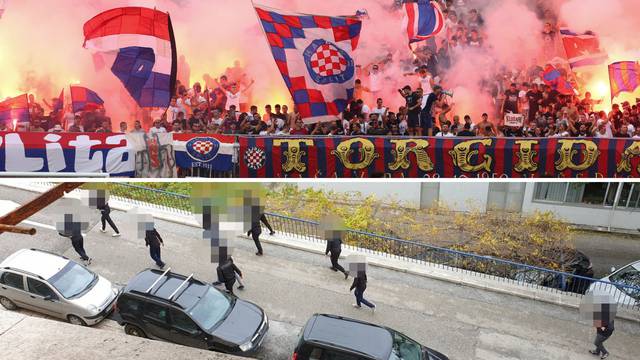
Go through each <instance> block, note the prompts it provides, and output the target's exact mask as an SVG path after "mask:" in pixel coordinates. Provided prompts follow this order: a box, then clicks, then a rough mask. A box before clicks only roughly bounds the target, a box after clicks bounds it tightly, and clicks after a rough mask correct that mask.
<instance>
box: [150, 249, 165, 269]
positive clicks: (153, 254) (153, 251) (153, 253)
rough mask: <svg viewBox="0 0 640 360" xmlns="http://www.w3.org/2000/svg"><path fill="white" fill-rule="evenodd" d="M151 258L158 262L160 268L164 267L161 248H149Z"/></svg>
mask: <svg viewBox="0 0 640 360" xmlns="http://www.w3.org/2000/svg"><path fill="white" fill-rule="evenodd" d="M149 256H151V258H152V259H153V261H155V262H156V265H158V266H160V267H162V266H164V262H162V258H161V255H160V246H149Z"/></svg>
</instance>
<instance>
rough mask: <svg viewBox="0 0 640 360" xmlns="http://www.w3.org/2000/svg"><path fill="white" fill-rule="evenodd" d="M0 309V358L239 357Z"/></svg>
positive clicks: (230, 359) (231, 359)
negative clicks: (0, 352)
mask: <svg viewBox="0 0 640 360" xmlns="http://www.w3.org/2000/svg"><path fill="white" fill-rule="evenodd" d="M117 330H118V331H113V330H101V329H96V328H89V327H82V326H76V325H71V324H67V323H64V322H61V321H58V320H47V319H44V318H39V317H32V316H29V315H24V314H21V313H18V312H11V311H6V310H4V309H0V349H2V350H1V351H2V354H1V355H0V358H2V359H11V360H43V359H51V360H69V359H75V358H78V357H81V358H83V359H91V360H130V359H137V360H165V359H166V360H183V359H184V360H191V359H208V360H240V359H243V358H240V357H237V356H230V355H225V354H220V353H216V352H212V351H206V350H198V349H193V348H189V347H184V346H180V345H175V344H171V343H166V342H162V341H153V340H149V339H143V338H139V337H134V336H129V335H126V334H125V333H124V332H123V331H122V330H121V329H117Z"/></svg>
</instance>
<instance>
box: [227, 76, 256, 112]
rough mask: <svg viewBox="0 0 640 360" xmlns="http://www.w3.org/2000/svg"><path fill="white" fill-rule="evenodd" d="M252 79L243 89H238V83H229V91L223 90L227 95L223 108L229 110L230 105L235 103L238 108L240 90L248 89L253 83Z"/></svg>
mask: <svg viewBox="0 0 640 360" xmlns="http://www.w3.org/2000/svg"><path fill="white" fill-rule="evenodd" d="M254 82H255V81H254V80H251V83H250V84H249V85H248V86H247V87H246V88H244V89H240V87H239V86H238V84H235V83H234V84H233V85H231V91H225V94H226V95H227V103H226V104H225V107H224V109H225V110H227V111H229V108H230V107H231V105H235V108H236V110H237V109H240V98H241V97H242V92H243V91H247V90H249V88H251V86H253V84H254Z"/></svg>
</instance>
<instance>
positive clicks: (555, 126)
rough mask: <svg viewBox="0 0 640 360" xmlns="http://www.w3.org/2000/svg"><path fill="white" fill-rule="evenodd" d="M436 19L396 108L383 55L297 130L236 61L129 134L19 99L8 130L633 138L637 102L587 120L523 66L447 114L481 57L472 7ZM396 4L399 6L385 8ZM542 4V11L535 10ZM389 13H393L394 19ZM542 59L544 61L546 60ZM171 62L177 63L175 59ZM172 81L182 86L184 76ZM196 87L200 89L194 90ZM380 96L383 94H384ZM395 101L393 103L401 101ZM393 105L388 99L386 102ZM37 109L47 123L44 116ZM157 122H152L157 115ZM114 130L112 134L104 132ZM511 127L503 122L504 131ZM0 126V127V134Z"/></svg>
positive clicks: (97, 117)
mask: <svg viewBox="0 0 640 360" xmlns="http://www.w3.org/2000/svg"><path fill="white" fill-rule="evenodd" d="M439 2H440V3H441V6H442V8H443V10H444V13H445V16H446V23H447V29H448V30H447V33H446V36H445V37H444V39H440V40H439V41H440V43H439V44H435V42H433V43H431V44H427V45H426V46H422V47H419V48H416V49H414V54H413V56H412V57H411V59H408V60H406V62H407V63H406V64H405V69H409V70H410V71H407V72H406V73H405V74H404V76H405V77H406V83H409V84H410V85H407V86H405V87H403V88H402V89H399V90H398V93H397V95H396V96H398V97H401V98H404V101H403V102H404V103H405V104H404V106H400V107H398V108H393V109H392V108H391V107H390V106H388V105H387V104H386V100H389V99H388V98H387V99H385V98H384V97H383V96H382V94H387V93H388V91H387V92H385V91H383V88H384V85H385V83H386V80H387V79H386V78H385V76H388V75H385V67H386V66H388V65H389V64H391V63H392V62H393V56H392V55H388V56H383V57H382V58H381V59H378V61H375V62H373V63H371V64H368V65H363V66H358V71H357V74H358V77H359V79H358V80H356V85H355V100H354V101H352V102H351V103H350V104H349V106H348V107H347V109H346V110H345V111H344V112H343V113H342V114H341V115H340V116H339V118H336V119H335V121H331V122H322V123H317V124H305V122H303V120H302V119H301V118H300V114H299V113H298V112H297V110H296V108H295V106H294V107H293V108H292V109H290V108H289V107H288V106H287V105H274V106H273V107H272V106H271V105H267V106H265V108H264V109H263V111H262V112H261V111H260V109H258V107H257V106H250V105H249V102H250V101H251V88H252V86H253V85H254V80H252V79H250V78H249V76H248V75H247V74H246V72H245V71H244V69H243V68H242V67H241V66H240V64H239V63H238V62H236V63H235V64H234V66H233V67H231V68H228V69H227V71H226V72H225V73H224V74H223V75H221V76H220V77H219V78H215V79H214V78H212V77H211V76H209V75H205V76H204V77H203V82H202V83H200V82H196V83H194V84H193V85H192V86H189V84H187V83H180V82H179V81H178V84H177V89H176V96H175V97H174V98H173V99H171V104H170V106H169V108H168V109H167V110H166V111H165V112H160V113H159V114H158V115H157V116H156V117H155V118H154V117H153V115H152V112H149V111H145V110H142V111H141V112H140V114H138V117H136V118H137V119H139V120H136V121H135V122H134V124H133V127H132V128H130V127H129V125H128V124H127V122H124V121H120V122H118V121H115V122H114V121H113V120H112V119H111V118H110V117H109V116H107V114H106V111H105V109H104V108H93V109H85V111H82V112H80V113H75V114H74V113H73V112H72V111H71V109H70V107H67V108H65V109H64V111H62V112H63V113H59V112H56V111H55V106H53V104H54V103H55V99H52V100H51V102H50V103H49V102H47V101H46V100H44V101H43V103H44V106H42V105H41V104H39V103H37V102H36V101H35V99H34V97H33V96H32V95H31V96H30V97H29V101H30V109H29V111H30V115H31V123H30V124H29V126H21V127H19V128H17V129H16V130H17V131H48V132H62V131H69V132H145V131H148V132H151V133H162V132H173V133H183V132H184V133H209V134H234V135H263V136H268V135H278V136H281V135H319V136H333V135H356V136H360V135H372V136H385V135H392V136H438V137H453V136H469V137H472V136H483V137H503V136H504V137H633V138H640V113H639V108H638V106H639V105H640V100H639V101H638V102H639V103H636V104H630V103H628V102H625V103H623V104H614V105H613V107H612V109H611V111H609V112H608V113H607V112H604V111H595V110H594V106H596V105H598V103H599V101H600V100H598V99H594V98H592V96H591V94H589V93H586V94H585V95H584V96H578V95H577V94H571V95H566V94H561V93H559V92H558V91H557V90H555V89H553V88H552V87H551V86H550V85H547V84H545V82H544V81H543V80H542V73H543V68H542V67H541V66H539V64H537V61H533V62H532V64H531V66H530V67H528V68H521V69H507V68H505V67H502V68H498V69H496V70H495V71H494V73H493V74H491V75H490V76H488V77H486V78H485V79H484V80H483V81H482V86H481V88H482V91H483V92H485V93H486V94H487V95H488V97H490V98H491V99H492V102H493V104H494V107H493V108H492V109H491V108H488V109H487V110H486V113H485V114H483V115H482V117H481V119H473V118H472V117H471V116H469V115H465V114H457V113H456V106H455V103H453V101H452V98H453V97H454V96H455V94H452V93H451V92H447V91H445V90H443V88H446V84H447V75H446V73H447V70H448V69H449V67H450V66H451V64H452V62H453V61H455V58H456V56H460V54H461V53H462V52H463V50H464V49H466V48H476V49H479V50H480V51H482V49H483V47H484V46H485V41H484V38H485V36H486V35H485V32H484V20H483V18H482V14H481V13H480V12H479V11H478V10H477V9H475V8H473V5H474V1H473V0H447V1H439ZM394 3H395V5H400V4H401V3H402V1H395V2H394ZM541 4H542V3H541ZM397 10H398V9H396V11H397ZM538 15H539V17H540V19H542V20H543V22H544V24H545V25H544V28H543V29H540V32H541V33H540V36H541V37H542V39H543V41H544V44H545V48H544V49H543V50H542V51H543V52H548V53H549V54H552V53H553V52H554V49H553V47H555V46H557V45H556V44H557V38H556V37H557V36H558V35H557V33H558V31H557V20H556V18H555V16H554V14H553V12H552V11H550V10H549V9H546V8H545V7H544V6H543V5H539V6H538ZM549 56H551V55H549ZM181 62H182V63H183V64H185V62H184V59H181ZM178 77H179V78H182V79H183V81H184V79H185V78H186V79H188V78H189V76H188V74H187V75H186V77H185V76H181V75H180V74H179V76H178ZM203 85H204V86H203ZM386 90H388V89H386ZM401 98H400V99H401ZM395 100H397V99H393V101H392V102H394V101H395ZM45 107H46V108H48V110H49V114H48V115H45V113H46V112H47V111H45ZM509 113H510V114H514V115H519V116H516V119H517V120H519V121H520V123H521V125H515V126H513V125H512V126H506V125H505V122H504V119H505V115H506V114H509ZM160 114H161V115H160ZM114 124H117V127H116V128H112V126H114ZM510 124H512V123H510ZM6 128H7V126H6V125H4V124H0V131H2V130H6Z"/></svg>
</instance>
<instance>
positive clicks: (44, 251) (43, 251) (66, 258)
mask: <svg viewBox="0 0 640 360" xmlns="http://www.w3.org/2000/svg"><path fill="white" fill-rule="evenodd" d="M29 250H31V251H37V252H41V253H45V254H49V255H55V256H57V257H61V258H63V259H65V260H69V258H68V257H66V256H64V255H60V254H56V253H54V252H52V251H47V250H42V249H36V248H29Z"/></svg>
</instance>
